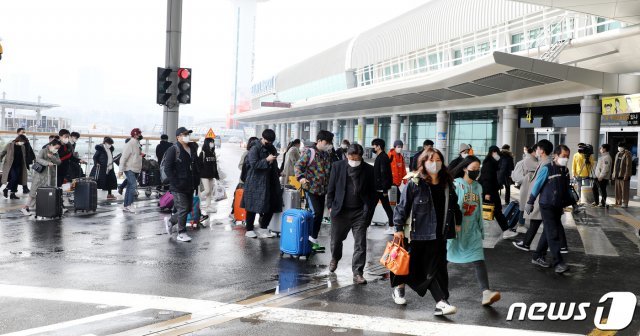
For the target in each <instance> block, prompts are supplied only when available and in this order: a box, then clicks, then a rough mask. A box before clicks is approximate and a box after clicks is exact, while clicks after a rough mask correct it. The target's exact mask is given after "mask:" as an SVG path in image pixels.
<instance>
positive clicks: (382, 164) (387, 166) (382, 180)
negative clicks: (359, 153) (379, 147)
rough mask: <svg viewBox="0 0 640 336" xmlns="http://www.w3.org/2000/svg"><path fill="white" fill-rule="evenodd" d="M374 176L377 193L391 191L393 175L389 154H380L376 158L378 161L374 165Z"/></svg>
mask: <svg viewBox="0 0 640 336" xmlns="http://www.w3.org/2000/svg"><path fill="white" fill-rule="evenodd" d="M373 176H374V180H375V188H376V191H378V190H382V191H383V192H386V191H387V190H389V189H391V183H392V182H393V175H392V174H391V163H390V162H389V157H388V156H387V153H385V152H380V154H378V155H377V156H376V161H375V162H374V163H373Z"/></svg>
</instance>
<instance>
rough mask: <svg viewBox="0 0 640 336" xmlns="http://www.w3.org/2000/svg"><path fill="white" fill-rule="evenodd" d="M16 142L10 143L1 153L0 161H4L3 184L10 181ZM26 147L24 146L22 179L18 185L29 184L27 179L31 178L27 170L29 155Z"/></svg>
mask: <svg viewBox="0 0 640 336" xmlns="http://www.w3.org/2000/svg"><path fill="white" fill-rule="evenodd" d="M14 146H16V145H15V144H14V142H13V141H12V142H10V143H8V144H7V145H6V146H5V147H4V150H3V151H2V153H0V161H2V160H4V162H3V164H2V172H3V174H2V184H5V183H7V181H8V180H9V172H10V171H11V165H13V157H14V151H15V149H14ZM25 148H26V147H25V146H24V145H23V146H22V176H21V177H20V181H19V183H18V185H25V184H27V179H28V178H29V169H28V168H27V154H26V150H25Z"/></svg>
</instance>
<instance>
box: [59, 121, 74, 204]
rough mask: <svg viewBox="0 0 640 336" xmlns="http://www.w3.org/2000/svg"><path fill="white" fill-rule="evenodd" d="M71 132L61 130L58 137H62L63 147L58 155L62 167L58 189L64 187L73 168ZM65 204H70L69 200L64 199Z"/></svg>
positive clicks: (60, 168)
mask: <svg viewBox="0 0 640 336" xmlns="http://www.w3.org/2000/svg"><path fill="white" fill-rule="evenodd" d="M69 134H70V133H69V130H66V129H64V128H63V129H61V130H60V131H58V137H60V142H62V146H61V147H60V150H58V155H59V156H60V161H61V163H60V165H59V166H58V169H59V172H58V181H57V182H58V184H57V186H58V188H60V187H62V185H63V184H64V182H65V180H66V179H67V175H68V174H69V169H70V166H71V158H72V157H73V146H72V145H71V143H70V142H69V137H70V136H69ZM64 203H65V204H68V200H67V199H66V197H64Z"/></svg>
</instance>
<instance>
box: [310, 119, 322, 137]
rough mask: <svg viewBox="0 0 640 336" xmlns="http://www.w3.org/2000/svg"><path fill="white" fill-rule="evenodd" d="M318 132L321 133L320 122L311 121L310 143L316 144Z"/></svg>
mask: <svg viewBox="0 0 640 336" xmlns="http://www.w3.org/2000/svg"><path fill="white" fill-rule="evenodd" d="M318 131H320V121H318V120H311V121H310V122H309V141H312V142H315V141H316V136H318Z"/></svg>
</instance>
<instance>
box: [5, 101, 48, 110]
mask: <svg viewBox="0 0 640 336" xmlns="http://www.w3.org/2000/svg"><path fill="white" fill-rule="evenodd" d="M59 106H60V105H56V104H48V103H38V102H28V101H21V100H8V99H0V107H5V108H11V109H16V110H33V111H37V110H45V109H50V108H54V107H59Z"/></svg>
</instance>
